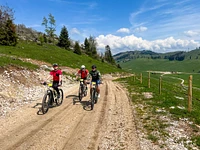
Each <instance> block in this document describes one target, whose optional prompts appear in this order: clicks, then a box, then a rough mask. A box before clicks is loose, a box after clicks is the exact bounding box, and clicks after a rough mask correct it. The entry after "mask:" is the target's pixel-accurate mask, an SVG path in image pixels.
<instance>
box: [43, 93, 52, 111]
mask: <svg viewBox="0 0 200 150" xmlns="http://www.w3.org/2000/svg"><path fill="white" fill-rule="evenodd" d="M50 101H51V94H50V93H46V94H45V95H44V97H43V100H42V108H41V110H42V113H43V114H45V113H47V111H48V110H49V104H50Z"/></svg>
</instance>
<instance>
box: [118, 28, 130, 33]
mask: <svg viewBox="0 0 200 150" xmlns="http://www.w3.org/2000/svg"><path fill="white" fill-rule="evenodd" d="M117 32H120V33H130V30H129V29H128V28H120V29H119V30H117Z"/></svg>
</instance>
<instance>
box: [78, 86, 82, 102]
mask: <svg viewBox="0 0 200 150" xmlns="http://www.w3.org/2000/svg"><path fill="white" fill-rule="evenodd" d="M78 98H79V101H81V100H82V98H83V93H82V87H81V86H80V87H79V90H78Z"/></svg>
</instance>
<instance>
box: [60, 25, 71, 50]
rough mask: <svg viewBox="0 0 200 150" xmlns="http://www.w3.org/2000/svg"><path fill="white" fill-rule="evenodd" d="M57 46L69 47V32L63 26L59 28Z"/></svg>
mask: <svg viewBox="0 0 200 150" xmlns="http://www.w3.org/2000/svg"><path fill="white" fill-rule="evenodd" d="M58 46H60V47H64V48H65V49H69V47H70V40H69V34H68V31H67V28H66V27H65V26H63V28H62V29H61V32H60V36H59V39H58Z"/></svg>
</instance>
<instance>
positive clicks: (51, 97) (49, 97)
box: [41, 82, 63, 114]
mask: <svg viewBox="0 0 200 150" xmlns="http://www.w3.org/2000/svg"><path fill="white" fill-rule="evenodd" d="M43 85H45V86H47V91H46V92H45V94H44V97H43V100H42V108H41V110H42V113H43V114H45V113H47V111H48V110H49V108H50V106H51V105H53V104H54V103H56V105H57V106H60V105H61V104H62V102H63V90H62V89H61V88H59V92H60V98H58V97H57V96H58V94H57V92H56V90H54V88H53V87H52V83H49V84H47V83H46V82H44V83H43Z"/></svg>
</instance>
